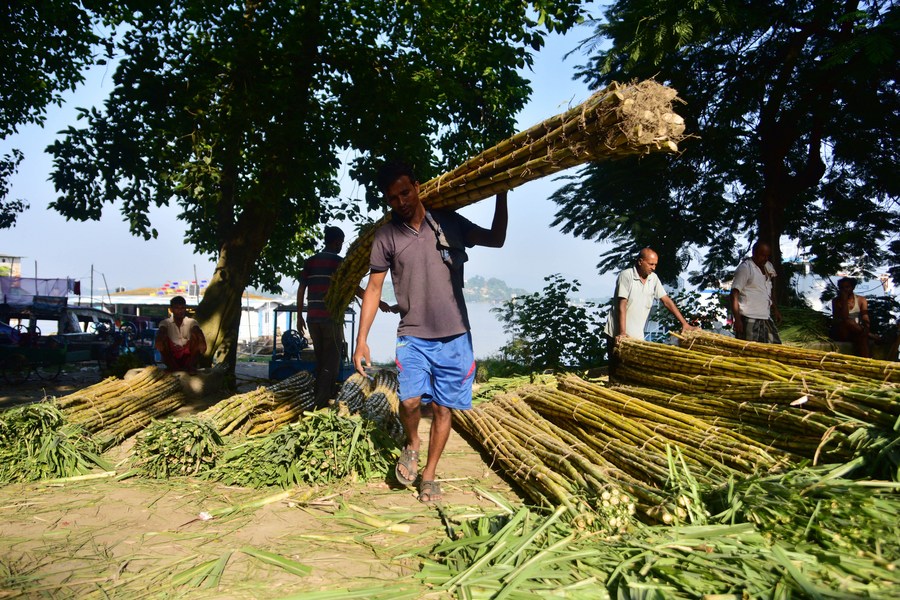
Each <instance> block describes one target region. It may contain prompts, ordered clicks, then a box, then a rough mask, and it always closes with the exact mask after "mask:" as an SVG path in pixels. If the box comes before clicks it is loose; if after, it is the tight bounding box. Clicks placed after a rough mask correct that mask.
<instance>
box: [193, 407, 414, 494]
mask: <svg viewBox="0 0 900 600" xmlns="http://www.w3.org/2000/svg"><path fill="white" fill-rule="evenodd" d="M396 460H397V445H396V444H395V443H394V441H393V440H392V439H390V437H389V436H387V435H386V434H384V433H382V432H381V431H380V430H379V429H378V428H377V427H375V425H374V424H373V423H371V422H370V421H367V420H365V419H362V418H360V417H359V416H349V417H348V416H342V415H340V414H338V412H337V411H331V410H320V411H316V412H313V413H307V414H306V415H305V417H304V418H303V419H301V420H300V421H299V422H297V423H292V424H290V425H287V426H286V427H282V428H281V429H279V430H277V431H275V432H274V433H270V434H268V435H263V436H254V437H250V438H247V440H246V441H245V442H243V443H241V444H239V445H237V446H235V447H233V448H231V449H230V450H228V451H227V452H226V453H225V454H224V455H222V456H221V457H220V459H219V461H218V463H217V465H216V466H215V467H214V468H213V469H211V470H208V471H206V472H205V473H203V474H202V476H203V477H207V478H210V479H216V480H219V481H222V482H223V483H226V484H229V485H241V486H247V487H256V488H260V487H268V486H279V487H283V488H288V487H291V486H295V485H311V484H327V483H332V482H334V481H337V480H340V479H345V478H350V479H354V480H360V481H367V480H369V479H372V478H375V477H385V476H386V475H387V473H388V471H389V469H392V468H393V466H394V463H395V462H396Z"/></svg>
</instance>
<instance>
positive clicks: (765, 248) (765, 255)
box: [753, 244, 772, 267]
mask: <svg viewBox="0 0 900 600" xmlns="http://www.w3.org/2000/svg"><path fill="white" fill-rule="evenodd" d="M771 255H772V249H771V248H769V245H768V244H759V245H758V246H756V248H754V249H753V262H755V263H756V264H757V265H758V266H759V267H762V266H763V265H765V264H766V263H767V262H769V257H770V256H771Z"/></svg>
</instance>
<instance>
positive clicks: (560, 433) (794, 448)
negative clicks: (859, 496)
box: [455, 336, 900, 520]
mask: <svg viewBox="0 0 900 600" xmlns="http://www.w3.org/2000/svg"><path fill="white" fill-rule="evenodd" d="M698 339H704V338H703V337H700V336H698ZM759 346H762V345H759ZM698 349H699V350H698ZM700 350H702V351H700ZM764 350H771V352H770V353H769V354H766V353H765V352H764ZM795 350H796V349H784V348H782V347H778V346H764V347H763V348H760V349H758V351H759V355H757V356H750V357H741V356H733V355H728V354H726V355H719V354H713V352H715V347H713V346H711V345H710V346H702V347H701V345H699V344H695V345H694V346H692V349H687V348H680V347H676V346H667V345H664V344H655V343H652V342H644V341H640V340H632V339H624V340H622V341H621V343H619V344H618V345H617V348H616V352H617V354H618V357H619V359H620V364H619V365H618V366H617V368H616V371H615V375H616V382H617V383H618V384H619V385H617V386H616V387H614V388H610V387H609V386H607V385H602V384H600V383H597V382H589V381H585V380H583V379H581V378H578V377H575V376H573V375H561V376H559V377H558V378H557V381H556V384H555V385H525V386H522V387H520V388H518V389H516V390H515V391H514V392H512V394H511V395H506V396H499V397H496V398H494V400H493V401H490V402H487V403H482V404H479V405H476V407H475V408H474V409H473V410H472V411H469V412H468V413H466V412H460V413H456V415H455V416H456V417H457V418H456V422H457V423H458V424H459V425H460V427H462V428H463V429H464V430H465V431H466V432H467V433H468V434H470V436H471V437H472V438H473V439H474V440H476V441H477V442H479V443H481V444H482V445H483V446H484V448H485V449H486V450H487V451H488V452H489V453H490V454H491V455H492V456H493V457H494V459H495V460H496V461H497V463H498V464H499V465H500V466H502V468H503V470H504V472H505V473H506V474H507V475H509V476H510V477H511V478H513V479H514V480H516V481H518V482H519V483H520V485H521V487H522V489H523V490H524V491H525V492H526V493H527V494H528V495H529V496H530V497H531V499H532V500H534V501H535V502H536V503H538V504H540V505H550V506H559V505H563V506H567V507H568V508H570V509H577V508H578V507H579V505H580V504H581V505H586V506H587V507H589V508H591V509H594V510H596V508H597V506H598V505H600V504H601V494H602V491H603V490H604V489H605V486H609V485H612V486H616V487H618V488H620V489H622V490H623V491H624V492H625V493H626V494H627V495H628V496H629V497H631V498H633V499H634V501H635V502H636V504H637V508H638V514H640V515H643V516H644V517H645V518H646V519H647V520H656V519H659V518H662V519H663V520H666V519H667V518H671V515H672V514H673V513H677V511H678V506H677V504H675V505H673V504H672V502H671V501H670V500H667V498H668V495H667V485H669V478H670V473H671V472H672V467H673V464H674V463H673V460H675V458H673V457H677V461H676V462H678V463H680V464H683V465H684V466H685V467H686V468H689V469H690V470H691V472H693V473H694V474H695V478H696V480H697V481H698V482H699V483H700V484H701V485H704V486H707V487H709V486H713V485H716V484H717V483H719V484H721V483H723V482H725V481H728V480H729V479H733V478H739V477H746V476H748V475H751V474H754V473H767V472H774V471H782V470H785V469H787V468H790V467H793V466H796V465H798V464H801V463H803V462H807V461H812V462H813V463H822V462H829V463H836V462H838V463H849V462H851V461H854V464H856V465H857V466H863V467H864V470H861V472H868V473H877V474H878V475H879V476H882V475H884V476H886V477H888V478H891V479H895V480H896V479H900V473H898V469H897V466H898V461H900V457H898V456H897V452H896V450H894V446H896V440H897V433H896V431H894V427H895V424H896V423H897V422H898V418H900V386H898V385H896V384H893V383H888V382H885V381H883V379H888V378H890V377H891V375H890V369H889V368H886V367H885V365H884V364H881V365H874V364H873V363H878V362H879V361H862V362H860V363H859V365H854V366H856V367H857V368H853V367H850V368H846V369H843V368H841V367H840V366H838V365H833V368H832V370H816V369H812V368H809V367H808V364H811V361H809V360H808V359H809V358H810V355H811V354H818V355H819V356H818V359H819V360H818V363H819V364H827V361H826V360H825V359H826V358H827V355H826V354H825V353H821V352H819V353H813V352H811V351H803V352H804V355H803V356H804V357H805V360H807V362H801V363H799V364H800V366H794V365H791V364H787V363H782V362H779V361H778V360H775V359H774V358H772V357H773V356H778V355H779V354H780V353H793V352H794V351H795ZM707 352H709V353H707ZM791 355H793V354H791ZM858 367H862V368H858ZM872 373H877V375H878V378H877V379H872V378H868V377H866V375H868V374H872ZM623 383H624V384H625V385H622V384H623ZM525 405H527V406H525ZM673 453H674V454H673Z"/></svg>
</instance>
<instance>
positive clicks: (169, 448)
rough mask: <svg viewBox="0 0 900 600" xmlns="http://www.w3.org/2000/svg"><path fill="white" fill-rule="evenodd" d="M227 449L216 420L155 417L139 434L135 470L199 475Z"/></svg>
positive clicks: (145, 474)
mask: <svg viewBox="0 0 900 600" xmlns="http://www.w3.org/2000/svg"><path fill="white" fill-rule="evenodd" d="M224 449H225V445H224V442H223V440H222V437H221V436H220V435H219V432H218V431H217V430H216V427H215V425H213V423H212V422H210V421H208V420H206V419H202V418H199V417H191V418H187V419H171V420H168V421H155V422H154V423H152V424H150V426H148V427H147V428H146V429H144V430H143V431H142V432H141V433H139V434H138V435H137V440H136V441H135V444H134V449H133V450H132V474H137V475H141V476H143V477H150V478H154V479H167V478H169V477H178V476H193V475H199V474H200V473H203V472H204V471H207V470H209V469H210V468H212V467H213V466H215V464H216V462H217V461H218V458H219V456H220V455H221V454H222V452H223V451H224Z"/></svg>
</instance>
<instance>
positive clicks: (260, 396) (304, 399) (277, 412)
mask: <svg viewBox="0 0 900 600" xmlns="http://www.w3.org/2000/svg"><path fill="white" fill-rule="evenodd" d="M315 388H316V381H315V378H314V377H313V376H312V375H311V374H310V373H309V372H307V371H300V372H299V373H296V374H295V375H292V376H290V377H288V378H287V379H285V380H283V381H279V382H278V383H276V384H273V385H271V386H268V387H265V386H260V387H258V388H256V389H255V390H252V391H250V392H246V393H243V394H236V395H234V396H231V397H230V398H226V399H225V400H222V401H220V402H217V403H216V404H214V405H212V406H211V407H209V408H207V409H206V410H204V411H203V412H201V413H200V414H199V415H197V416H198V418H200V419H205V420H208V421H210V422H211V423H212V424H213V426H214V427H215V428H216V429H217V430H218V432H219V433H220V434H221V435H228V434H231V433H243V434H247V435H261V434H265V433H271V432H273V431H275V430H276V429H278V428H279V427H282V426H283V425H286V424H287V423H292V422H294V421H296V420H297V419H299V418H300V417H301V416H302V415H303V413H304V412H305V411H308V410H312V409H313V408H314V406H315Z"/></svg>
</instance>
